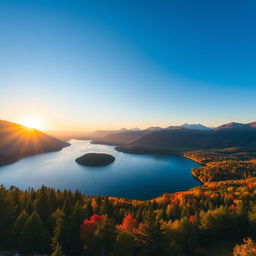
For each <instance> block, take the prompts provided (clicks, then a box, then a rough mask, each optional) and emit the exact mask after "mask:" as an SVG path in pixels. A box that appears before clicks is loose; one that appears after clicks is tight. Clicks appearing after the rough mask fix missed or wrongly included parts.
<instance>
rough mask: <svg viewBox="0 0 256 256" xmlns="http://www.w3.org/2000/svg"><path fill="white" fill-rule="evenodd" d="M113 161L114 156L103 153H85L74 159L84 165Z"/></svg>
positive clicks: (102, 164) (103, 163) (96, 164)
mask: <svg viewBox="0 0 256 256" xmlns="http://www.w3.org/2000/svg"><path fill="white" fill-rule="evenodd" d="M114 161H115V157H114V156H112V155H109V154H105V153H87V154H85V155H83V156H81V157H78V158H77V159H76V162H77V163H78V164H81V165H85V166H104V165H108V164H111V163H113V162H114Z"/></svg>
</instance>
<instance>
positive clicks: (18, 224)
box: [12, 210, 28, 248]
mask: <svg viewBox="0 0 256 256" xmlns="http://www.w3.org/2000/svg"><path fill="white" fill-rule="evenodd" d="M27 219H28V214H27V212H26V211H24V210H23V211H22V212H21V213H20V215H19V216H18V217H17V219H16V220H15V222H14V225H13V227H12V246H13V248H17V247H18V240H19V237H20V234H21V231H22V229H23V227H24V225H25V223H26V221H27Z"/></svg>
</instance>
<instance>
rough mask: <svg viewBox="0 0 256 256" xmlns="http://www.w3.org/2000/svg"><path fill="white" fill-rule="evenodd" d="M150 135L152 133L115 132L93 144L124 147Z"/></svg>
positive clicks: (94, 141)
mask: <svg viewBox="0 0 256 256" xmlns="http://www.w3.org/2000/svg"><path fill="white" fill-rule="evenodd" d="M147 133H150V131H146V130H143V131H132V130H127V131H122V132H114V133H111V134H108V135H106V136H104V137H102V138H99V139H96V140H93V141H92V143H93V144H108V145H123V144H127V143H129V142H132V141H133V140H136V139H137V138H139V137H141V136H143V135H145V134H147Z"/></svg>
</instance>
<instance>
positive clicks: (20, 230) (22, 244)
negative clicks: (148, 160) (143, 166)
mask: <svg viewBox="0 0 256 256" xmlns="http://www.w3.org/2000/svg"><path fill="white" fill-rule="evenodd" d="M0 228H1V229H0V236H1V240H0V242H1V245H0V246H1V248H4V249H8V248H9V249H16V250H17V251H19V252H21V253H23V254H32V253H40V254H48V255H50V254H52V255H55V256H56V255H66V256H68V255H72V256H73V255H127V256H129V255H174V256H175V255H177V256H179V255H207V248H208V246H212V245H213V244H218V242H219V241H223V240H229V241H233V242H234V244H235V243H237V242H239V241H242V239H243V238H244V237H247V236H250V237H252V238H255V237H256V179H255V178H250V179H243V180H233V181H221V182H213V183H207V184H206V185H203V186H199V187H196V188H194V189H192V190H190V191H185V192H178V193H174V194H164V195H163V196H161V197H159V198H156V199H154V200H151V201H136V200H126V199H121V198H113V197H99V196H98V197H88V196H85V195H82V194H81V193H80V192H79V191H76V192H74V193H72V192H70V191H59V190H54V189H51V188H47V187H44V186H43V187H41V189H39V190H33V189H30V190H27V191H20V190H19V189H18V188H16V187H11V188H10V189H6V188H5V187H3V186H1V187H0ZM236 248H237V247H236ZM235 251H238V249H236V250H235ZM237 255H240V254H237Z"/></svg>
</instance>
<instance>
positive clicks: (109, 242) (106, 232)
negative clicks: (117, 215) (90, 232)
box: [94, 217, 117, 256]
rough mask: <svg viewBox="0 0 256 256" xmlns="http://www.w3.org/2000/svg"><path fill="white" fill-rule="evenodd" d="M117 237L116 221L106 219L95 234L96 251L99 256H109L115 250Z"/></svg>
mask: <svg viewBox="0 0 256 256" xmlns="http://www.w3.org/2000/svg"><path fill="white" fill-rule="evenodd" d="M116 235H117V233H116V226H115V224H114V221H113V220H112V219H110V218H108V217H106V218H105V219H104V220H103V222H102V224H101V225H99V226H98V229H97V231H96V233H95V240H94V242H95V249H96V250H97V251H99V255H101V256H104V255H107V254H108V253H109V252H110V251H111V250H112V249H113V247H114V244H115V240H116Z"/></svg>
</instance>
